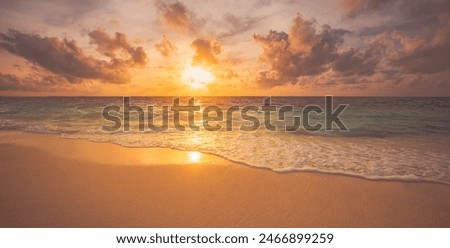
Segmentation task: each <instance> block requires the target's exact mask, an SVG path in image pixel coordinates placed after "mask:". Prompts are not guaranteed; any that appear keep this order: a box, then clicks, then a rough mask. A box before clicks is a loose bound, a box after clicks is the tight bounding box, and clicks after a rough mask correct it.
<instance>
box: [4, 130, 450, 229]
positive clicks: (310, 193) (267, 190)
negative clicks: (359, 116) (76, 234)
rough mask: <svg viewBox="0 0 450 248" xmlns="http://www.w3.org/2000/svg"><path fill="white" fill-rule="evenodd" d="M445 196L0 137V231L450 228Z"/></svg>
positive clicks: (208, 159)
mask: <svg viewBox="0 0 450 248" xmlns="http://www.w3.org/2000/svg"><path fill="white" fill-rule="evenodd" d="M199 155H200V156H199ZM195 156H199V157H195ZM196 159H198V161H196ZM449 196H450V185H443V184H437V183H407V182H394V181H370V180H365V179H360V178H355V177H348V176H338V175H327V174H321V173H304V172H297V173H276V172H273V171H270V170H266V169H257V168H250V167H248V166H245V165H240V164H235V163H231V162H229V161H227V160H225V159H222V158H219V157H216V156H212V155H207V154H194V156H192V153H189V152H184V151H176V150H171V149H164V148H124V147H121V146H118V145H114V144H107V143H95V142H90V141H85V140H70V139H62V138H60V137H56V136H51V135H36V134H25V133H19V132H10V131H2V132H0V227H450V197H449Z"/></svg>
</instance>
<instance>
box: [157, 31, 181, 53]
mask: <svg viewBox="0 0 450 248" xmlns="http://www.w3.org/2000/svg"><path fill="white" fill-rule="evenodd" d="M155 49H156V50H157V51H158V52H160V53H161V55H162V56H164V57H170V56H171V55H172V54H174V53H175V52H176V51H177V47H176V46H175V44H174V43H173V42H172V41H171V40H170V39H169V38H167V36H166V35H163V37H162V40H161V42H160V43H157V44H155Z"/></svg>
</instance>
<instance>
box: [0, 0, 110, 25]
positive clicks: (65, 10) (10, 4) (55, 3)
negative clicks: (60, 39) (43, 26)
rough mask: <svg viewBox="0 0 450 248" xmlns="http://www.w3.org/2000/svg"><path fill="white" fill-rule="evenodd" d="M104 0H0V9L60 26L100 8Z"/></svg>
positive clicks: (104, 2)
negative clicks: (40, 18)
mask: <svg viewBox="0 0 450 248" xmlns="http://www.w3.org/2000/svg"><path fill="white" fill-rule="evenodd" d="M106 3H107V1H105V0H78V1H72V0H45V1H14V0H2V1H0V12H1V11H8V12H11V11H14V12H21V13H27V14H29V15H39V16H41V17H42V19H43V21H44V22H45V23H47V24H50V25H54V26H61V25H65V24H72V23H74V22H76V21H78V20H80V19H82V18H83V17H85V16H87V15H88V14H90V13H92V12H94V11H96V10H98V9H100V8H101V7H102V6H104V5H105V4H106Z"/></svg>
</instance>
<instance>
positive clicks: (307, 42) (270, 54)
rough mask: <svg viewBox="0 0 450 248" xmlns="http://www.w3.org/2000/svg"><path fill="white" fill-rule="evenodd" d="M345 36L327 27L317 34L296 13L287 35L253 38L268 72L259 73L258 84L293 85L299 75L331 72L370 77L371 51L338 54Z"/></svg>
mask: <svg viewBox="0 0 450 248" xmlns="http://www.w3.org/2000/svg"><path fill="white" fill-rule="evenodd" d="M348 33H349V32H348V31H346V30H343V29H333V28H331V27H330V26H328V25H323V26H322V29H321V31H320V32H317V30H316V28H315V22H314V21H308V20H305V19H304V18H303V17H302V16H301V15H300V14H297V16H296V17H295V18H294V20H293V21H292V26H291V28H290V30H289V34H287V33H285V32H277V31H273V30H271V31H270V33H269V34H268V35H267V36H261V35H255V36H254V39H255V41H256V43H257V44H258V45H260V46H261V47H262V48H263V53H262V55H261V60H262V62H264V63H266V64H267V65H268V66H269V70H266V71H262V72H260V74H259V78H258V82H259V83H261V84H263V85H266V86H275V85H281V84H286V83H296V82H297V78H298V77H300V76H312V75H319V74H321V73H323V72H325V71H328V70H331V69H332V70H334V71H336V72H339V73H342V74H345V75H357V74H364V75H370V74H373V73H374V69H375V67H376V66H377V64H378V62H379V59H378V58H376V57H375V55H378V53H376V52H375V50H374V49H369V50H367V51H360V50H359V49H350V50H348V51H344V52H340V51H338V49H339V48H340V47H341V45H342V44H343V42H344V36H345V35H346V34H348Z"/></svg>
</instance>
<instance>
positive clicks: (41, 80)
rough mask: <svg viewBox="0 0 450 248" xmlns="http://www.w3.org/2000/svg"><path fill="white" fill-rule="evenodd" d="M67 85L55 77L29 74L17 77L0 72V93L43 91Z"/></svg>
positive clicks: (62, 79) (61, 79)
mask: <svg viewBox="0 0 450 248" xmlns="http://www.w3.org/2000/svg"><path fill="white" fill-rule="evenodd" d="M63 82H64V83H67V81H66V80H65V78H61V77H58V76H55V75H42V74H31V75H27V76H26V77H23V78H21V77H18V76H16V75H12V74H4V73H1V72H0V91H45V90H49V89H52V88H54V87H55V86H58V85H62V84H63Z"/></svg>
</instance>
